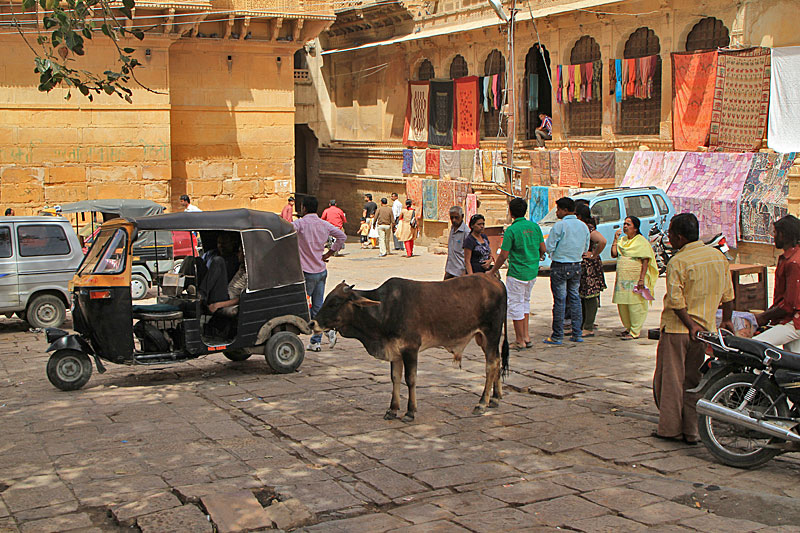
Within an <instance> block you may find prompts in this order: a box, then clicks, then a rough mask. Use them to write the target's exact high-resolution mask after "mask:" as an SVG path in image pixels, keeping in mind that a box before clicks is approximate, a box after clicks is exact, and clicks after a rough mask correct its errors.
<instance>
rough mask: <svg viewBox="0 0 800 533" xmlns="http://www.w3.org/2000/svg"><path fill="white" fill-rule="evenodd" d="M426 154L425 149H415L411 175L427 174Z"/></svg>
mask: <svg viewBox="0 0 800 533" xmlns="http://www.w3.org/2000/svg"><path fill="white" fill-rule="evenodd" d="M426 152H427V150H425V149H424V148H414V149H413V150H412V161H411V173H412V174H425V164H426V161H425V157H426Z"/></svg>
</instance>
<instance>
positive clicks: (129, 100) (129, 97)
mask: <svg viewBox="0 0 800 533" xmlns="http://www.w3.org/2000/svg"><path fill="white" fill-rule="evenodd" d="M125 101H126V102H128V103H129V104H132V103H133V100H131V95H129V94H126V95H125Z"/></svg>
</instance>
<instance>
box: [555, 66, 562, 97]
mask: <svg viewBox="0 0 800 533" xmlns="http://www.w3.org/2000/svg"><path fill="white" fill-rule="evenodd" d="M563 83H564V78H563V76H562V75H561V65H557V66H556V103H557V104H560V103H562V102H563V101H562V100H561V91H562V89H563V87H562V84H563Z"/></svg>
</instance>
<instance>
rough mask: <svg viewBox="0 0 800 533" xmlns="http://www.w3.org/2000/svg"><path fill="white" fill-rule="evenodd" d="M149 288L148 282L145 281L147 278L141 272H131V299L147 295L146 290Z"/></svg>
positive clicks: (139, 298)
mask: <svg viewBox="0 0 800 533" xmlns="http://www.w3.org/2000/svg"><path fill="white" fill-rule="evenodd" d="M148 290H150V284H149V283H147V278H145V277H144V276H142V275H141V274H133V275H132V276H131V299H132V300H141V299H142V298H144V297H145V296H147V291H148Z"/></svg>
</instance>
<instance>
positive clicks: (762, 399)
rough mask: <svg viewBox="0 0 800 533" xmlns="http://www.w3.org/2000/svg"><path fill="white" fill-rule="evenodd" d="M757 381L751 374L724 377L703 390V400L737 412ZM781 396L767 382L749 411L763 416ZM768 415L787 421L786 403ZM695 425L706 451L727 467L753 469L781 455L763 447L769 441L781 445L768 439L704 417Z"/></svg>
mask: <svg viewBox="0 0 800 533" xmlns="http://www.w3.org/2000/svg"><path fill="white" fill-rule="evenodd" d="M756 377H757V376H755V375H754V374H745V373H742V374H731V375H729V376H726V377H724V378H722V379H720V380H719V381H716V382H714V383H712V384H711V386H710V387H708V389H707V390H706V393H705V396H704V398H705V399H706V400H708V401H710V402H714V403H718V404H720V405H723V406H725V407H728V408H731V409H736V408H737V407H738V406H739V405H740V404H741V403H742V400H743V399H744V396H745V394H746V393H747V391H748V390H749V389H750V388H751V387H752V385H753V382H754V381H755V380H756ZM780 395H781V392H780V390H779V389H778V387H777V386H775V385H774V384H772V383H771V382H767V383H766V384H765V385H764V386H763V387H759V389H758V390H757V392H756V395H755V397H754V398H753V401H752V402H750V404H749V407H750V410H751V411H753V410H758V411H760V412H765V411H766V409H767V408H769V406H770V405H772V403H773V402H774V401H775V400H776V399H777V398H778V397H779V396H780ZM768 414H771V415H777V416H784V417H788V416H789V406H788V405H786V400H785V399H784V400H781V401H780V403H778V404H776V405H775V407H774V408H772V409H771V410H770V412H769V413H768ZM697 425H698V429H699V430H700V440H701V441H702V442H703V444H704V445H705V447H706V448H707V449H708V451H709V452H711V454H712V455H714V457H716V458H717V459H719V460H720V461H721V462H723V463H725V464H726V465H728V466H734V467H737V468H753V467H756V466H759V465H761V464H763V463H766V462H767V461H769V460H770V459H772V458H773V457H775V456H776V455H778V454H779V453H781V452H780V450H777V449H774V448H765V447H764V446H765V445H766V444H767V443H768V442H769V441H772V442H773V443H775V442H778V443H780V442H783V441H782V440H780V439H776V438H774V437H770V436H769V435H766V434H763V433H759V432H757V431H752V430H749V429H746V428H742V427H739V426H736V425H734V424H729V423H727V422H723V421H721V420H715V419H712V418H710V417H708V416H705V415H699V416H698V417H697Z"/></svg>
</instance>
